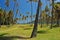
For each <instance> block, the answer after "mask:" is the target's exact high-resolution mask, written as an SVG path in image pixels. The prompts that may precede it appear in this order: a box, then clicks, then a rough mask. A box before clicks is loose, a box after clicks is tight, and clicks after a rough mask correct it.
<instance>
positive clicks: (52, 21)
mask: <svg viewBox="0 0 60 40" xmlns="http://www.w3.org/2000/svg"><path fill="white" fill-rule="evenodd" d="M53 9H54V0H52V12H51V13H52V17H51V27H50V28H51V29H52V27H53V13H54V12H53V11H54V10H53Z"/></svg>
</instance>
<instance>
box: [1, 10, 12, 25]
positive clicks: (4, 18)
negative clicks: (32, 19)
mask: <svg viewBox="0 0 60 40" xmlns="http://www.w3.org/2000/svg"><path fill="white" fill-rule="evenodd" d="M8 24H13V11H12V10H10V11H9V12H7V11H5V10H3V9H0V25H8Z"/></svg>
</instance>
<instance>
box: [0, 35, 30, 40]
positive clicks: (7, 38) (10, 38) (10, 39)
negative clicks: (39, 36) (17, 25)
mask: <svg viewBox="0 0 60 40" xmlns="http://www.w3.org/2000/svg"><path fill="white" fill-rule="evenodd" d="M29 38H30V37H20V36H2V37H0V40H13V39H29Z"/></svg>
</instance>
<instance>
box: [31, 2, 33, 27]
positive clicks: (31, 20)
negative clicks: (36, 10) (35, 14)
mask: <svg viewBox="0 0 60 40" xmlns="http://www.w3.org/2000/svg"><path fill="white" fill-rule="evenodd" d="M32 7H33V6H32V1H31V22H32V10H33V8H32ZM31 26H32V23H31Z"/></svg>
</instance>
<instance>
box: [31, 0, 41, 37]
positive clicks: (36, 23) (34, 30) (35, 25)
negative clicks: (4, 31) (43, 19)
mask: <svg viewBox="0 0 60 40" xmlns="http://www.w3.org/2000/svg"><path fill="white" fill-rule="evenodd" d="M39 3H40V0H39V1H38V7H37V13H36V18H35V23H34V28H33V31H32V34H31V38H33V37H36V36H37V26H38V16H39Z"/></svg>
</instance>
